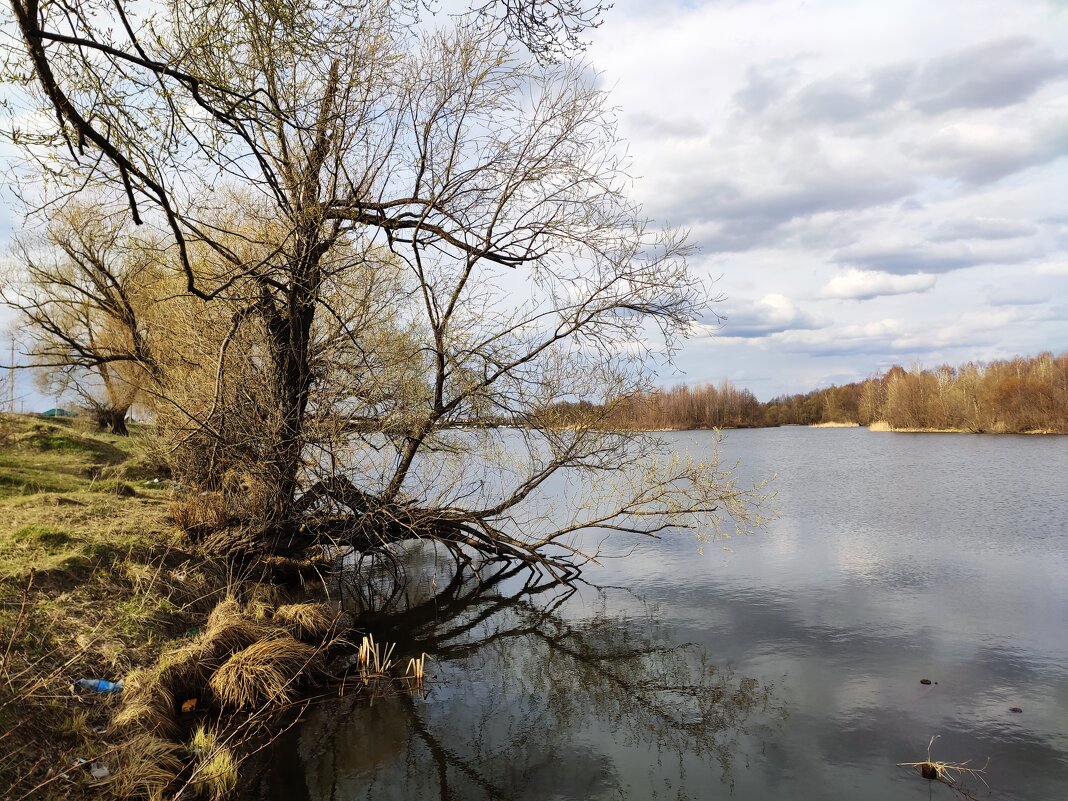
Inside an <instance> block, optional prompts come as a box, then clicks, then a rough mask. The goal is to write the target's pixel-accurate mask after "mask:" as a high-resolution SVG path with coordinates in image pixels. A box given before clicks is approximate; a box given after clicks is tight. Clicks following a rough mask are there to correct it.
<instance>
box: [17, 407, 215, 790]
mask: <svg viewBox="0 0 1068 801" xmlns="http://www.w3.org/2000/svg"><path fill="white" fill-rule="evenodd" d="M144 453H145V452H144V448H143V447H142V445H141V443H140V442H139V440H138V439H137V437H132V438H124V437H113V436H106V435H91V434H89V433H87V432H84V431H81V430H79V429H78V428H77V427H75V425H74V424H73V423H72V422H71V421H55V422H52V421H49V422H46V421H43V420H35V419H33V418H29V417H14V416H5V417H4V418H2V419H0V658H2V660H3V661H2V662H0V685H2V687H0V743H2V744H3V751H4V754H5V758H4V760H3V761H2V762H0V787H4V788H6V795H5V797H10V798H19V797H22V796H23V795H26V797H33V798H46V799H47V798H61V797H71V796H72V795H77V792H78V788H79V787H80V783H79V782H78V781H77V779H79V778H80V777H78V776H70V777H67V778H60V776H61V774H62V772H63V769H64V768H66V767H68V766H69V765H70V764H73V762H74V761H75V760H76V759H77V758H79V757H82V758H86V759H89V758H90V757H94V756H99V755H101V754H103V753H106V752H107V750H108V745H107V741H106V738H105V737H104V736H103V735H101V734H100V733H99V730H100V729H101V728H102V727H104V726H106V724H107V719H108V712H109V709H110V708H111V706H112V703H111V700H110V699H105V698H103V697H102V696H99V697H94V696H93V695H91V694H89V693H83V692H72V690H71V684H72V682H73V681H75V680H76V679H78V678H105V679H107V678H112V679H115V680H117V679H119V678H121V677H122V676H123V675H125V674H126V673H127V672H129V671H130V670H132V669H133V668H134V667H135V666H136V665H139V664H144V663H146V662H150V661H152V660H154V659H155V658H156V656H157V655H158V653H159V652H160V651H161V650H162V648H164V647H166V645H167V643H168V642H170V641H171V640H172V639H173V638H174V637H176V636H177V635H179V634H180V632H182V631H184V630H185V628H188V626H189V625H192V623H193V621H194V616H193V614H192V613H191V611H190V610H188V609H187V608H184V605H183V604H182V603H181V602H180V601H178V599H177V597H176V592H175V587H174V581H173V575H174V574H175V571H176V570H178V569H179V567H180V566H181V565H182V564H184V563H185V562H186V561H187V560H186V559H185V558H184V557H183V555H182V554H181V552H180V550H179V549H178V548H177V537H176V532H175V531H174V529H173V527H172V526H171V525H169V523H168V522H167V498H168V494H169V493H168V487H169V485H168V483H167V482H166V480H165V479H161V478H160V476H159V475H158V474H157V473H156V471H155V470H154V469H153V467H152V465H150V464H149V463H148V462H147V460H146V458H145V455H144ZM85 774H86V776H89V773H88V771H85ZM90 778H91V777H90ZM27 794H28V795H27Z"/></svg>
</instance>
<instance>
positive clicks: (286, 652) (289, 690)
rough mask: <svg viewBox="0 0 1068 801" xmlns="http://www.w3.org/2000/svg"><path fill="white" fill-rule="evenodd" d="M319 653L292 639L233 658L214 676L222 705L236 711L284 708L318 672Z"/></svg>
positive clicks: (214, 688)
mask: <svg viewBox="0 0 1068 801" xmlns="http://www.w3.org/2000/svg"><path fill="white" fill-rule="evenodd" d="M319 667H320V655H319V650H318V649H316V648H314V647H313V646H311V645H305V644H304V643H302V642H300V641H299V640H297V639H294V638H293V637H289V636H285V635H283V636H279V637H274V638H271V639H267V640H261V641H259V642H257V643H254V644H252V645H250V646H249V647H248V648H245V649H243V650H241V651H238V652H237V653H236V654H234V655H233V656H231V657H230V658H229V659H227V660H226V662H224V663H223V664H222V666H221V667H220V668H219V669H218V670H216V671H215V673H214V675H212V677H211V689H212V692H213V693H214V695H215V697H216V698H217V699H218V700H219V702H220V703H221V704H222V705H224V706H227V707H231V708H235V709H248V708H251V707H257V706H260V705H262V704H272V705H279V706H281V705H284V704H287V703H289V702H290V701H292V700H293V699H294V698H295V697H296V693H297V690H298V689H299V686H300V680H301V678H302V677H304V676H307V675H313V674H314V673H316V672H318V669H319Z"/></svg>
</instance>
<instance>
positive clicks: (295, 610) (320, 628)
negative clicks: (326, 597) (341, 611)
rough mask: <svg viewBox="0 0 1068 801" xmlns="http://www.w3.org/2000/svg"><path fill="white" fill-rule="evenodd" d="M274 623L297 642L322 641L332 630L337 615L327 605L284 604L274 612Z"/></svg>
mask: <svg viewBox="0 0 1068 801" xmlns="http://www.w3.org/2000/svg"><path fill="white" fill-rule="evenodd" d="M274 621H275V622H276V623H280V624H282V625H283V626H285V627H286V628H288V629H289V630H290V631H291V632H293V635H294V636H295V637H296V638H297V639H299V640H309V639H318V640H322V639H323V638H324V637H326V635H327V634H329V633H330V631H331V630H332V629H333V627H334V623H335V622H336V621H337V613H336V612H335V611H334V609H333V607H331V606H328V605H327V604H285V605H284V606H279V607H278V608H277V609H275V610H274Z"/></svg>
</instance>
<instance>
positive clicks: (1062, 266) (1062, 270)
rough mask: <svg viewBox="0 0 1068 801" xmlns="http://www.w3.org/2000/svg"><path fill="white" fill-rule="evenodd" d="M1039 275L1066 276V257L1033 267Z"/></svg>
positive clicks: (1067, 263)
mask: <svg viewBox="0 0 1068 801" xmlns="http://www.w3.org/2000/svg"><path fill="white" fill-rule="evenodd" d="M1035 272H1036V273H1038V274H1039V275H1068V257H1066V258H1064V259H1063V260H1061V261H1047V262H1043V263H1042V264H1038V265H1036V266H1035Z"/></svg>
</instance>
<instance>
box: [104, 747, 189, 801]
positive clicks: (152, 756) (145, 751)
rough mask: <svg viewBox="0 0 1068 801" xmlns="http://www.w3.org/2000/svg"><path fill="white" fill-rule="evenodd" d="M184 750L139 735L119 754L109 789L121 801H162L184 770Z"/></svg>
mask: <svg viewBox="0 0 1068 801" xmlns="http://www.w3.org/2000/svg"><path fill="white" fill-rule="evenodd" d="M180 753H181V746H180V745H178V744H177V743H175V742H172V741H171V740H167V739H164V738H162V737H157V736H155V735H152V734H138V735H135V736H134V737H131V738H130V739H129V740H127V741H126V742H125V743H124V744H123V745H122V747H121V748H120V749H119V750H118V752H117V753H116V757H115V760H116V765H115V767H116V769H115V770H113V771H112V777H113V778H111V779H110V780H109V789H110V790H111V792H112V794H113V795H115V796H116V797H118V798H149V799H156V798H160V797H161V796H162V795H163V793H164V791H166V789H167V788H168V787H170V786H171V785H172V784H173V783H174V782H175V781H176V779H177V778H178V774H179V773H180V772H181V770H182V760H181V757H180Z"/></svg>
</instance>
